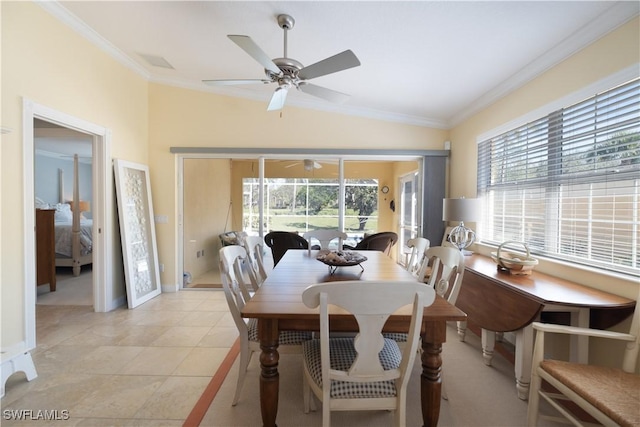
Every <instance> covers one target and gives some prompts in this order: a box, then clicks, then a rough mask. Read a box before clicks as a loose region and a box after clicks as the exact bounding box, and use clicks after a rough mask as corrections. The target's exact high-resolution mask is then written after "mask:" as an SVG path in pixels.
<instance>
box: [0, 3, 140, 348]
mask: <svg viewBox="0 0 640 427" xmlns="http://www.w3.org/2000/svg"><path fill="white" fill-rule="evenodd" d="M0 7H1V8H2V121H1V125H2V127H3V128H9V129H11V132H10V133H8V134H4V135H2V144H1V147H0V149H1V150H2V156H1V158H2V176H3V179H2V202H3V206H7V201H9V203H10V206H11V207H12V208H11V209H9V210H3V212H2V223H1V229H0V236H2V238H1V239H0V240H1V246H2V252H1V253H2V277H1V286H0V287H1V296H2V308H1V310H2V319H1V320H2V348H6V347H7V346H11V345H14V344H16V343H18V342H21V341H22V340H24V339H25V336H24V333H23V331H24V324H23V318H24V292H25V289H24V264H25V262H24V261H25V260H24V255H23V253H24V247H23V240H24V237H23V227H24V225H23V219H24V217H25V215H34V213H33V212H23V208H22V206H23V193H24V188H23V183H22V176H23V171H22V164H23V161H22V153H23V150H22V102H23V97H24V98H28V99H30V100H32V101H33V102H35V103H37V104H40V105H43V106H46V107H50V108H52V109H55V110H57V111H61V112H64V113H65V114H68V115H71V116H74V117H77V118H79V119H82V120H85V121H88V122H91V123H94V124H97V125H100V126H103V127H106V128H109V129H111V130H112V135H113V139H112V147H111V153H112V156H113V157H118V158H124V159H126V160H130V161H134V162H140V163H147V162H148V156H147V152H148V137H147V125H148V121H149V118H148V114H147V112H148V107H147V103H148V91H147V89H148V83H147V82H146V80H145V79H144V78H142V77H141V76H139V75H138V74H136V73H134V72H132V71H131V70H129V69H127V68H125V67H124V66H122V65H120V64H119V63H117V62H116V61H114V60H113V59H112V58H111V57H110V56H109V55H107V54H106V53H104V52H103V51H101V50H100V49H98V48H97V47H95V46H94V45H92V44H91V43H90V42H89V41H87V40H86V39H85V38H83V37H80V36H79V35H78V34H77V33H75V32H74V31H73V30H71V29H70V28H69V27H67V26H66V25H64V24H62V23H60V22H59V21H58V20H56V19H55V18H53V17H52V16H51V15H50V14H49V13H47V12H46V11H44V10H43V9H42V8H41V7H39V6H37V5H35V4H33V3H31V2H5V1H3V2H0ZM115 215H116V214H115V211H114V212H112V213H111V215H110V217H109V218H107V221H110V222H111V223H112V224H115ZM116 238H117V234H115V236H114V240H115V239H116ZM115 244H119V242H114V247H115ZM111 268H113V269H114V271H113V277H114V280H115V287H116V289H117V290H116V292H121V294H120V295H123V293H124V285H123V280H124V279H123V277H122V268H120V269H117V268H115V266H111ZM116 296H118V295H116Z"/></svg>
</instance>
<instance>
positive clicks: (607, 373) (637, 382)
mask: <svg viewBox="0 0 640 427" xmlns="http://www.w3.org/2000/svg"><path fill="white" fill-rule="evenodd" d="M540 367H541V368H542V369H543V370H544V371H546V372H547V373H548V374H549V375H551V376H553V377H554V378H557V379H559V380H560V381H561V382H563V383H564V384H565V385H567V387H569V388H570V389H571V390H573V391H574V392H576V393H577V394H578V395H579V396H581V397H582V398H583V399H585V400H586V401H587V402H589V403H591V404H592V405H593V406H595V407H596V408H598V409H599V410H600V411H601V412H602V413H604V414H605V415H607V416H608V417H609V418H611V419H612V420H614V421H615V422H616V423H618V424H620V425H621V426H639V425H640V375H636V374H631V373H628V372H625V371H623V370H621V369H615V368H607V367H603V366H595V365H583V364H578V363H570V362H565V361H562V360H545V361H543V362H542V363H541V364H540Z"/></svg>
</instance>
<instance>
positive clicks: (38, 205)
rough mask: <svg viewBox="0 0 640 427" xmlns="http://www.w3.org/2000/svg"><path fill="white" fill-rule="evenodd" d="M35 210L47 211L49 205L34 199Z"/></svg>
mask: <svg viewBox="0 0 640 427" xmlns="http://www.w3.org/2000/svg"><path fill="white" fill-rule="evenodd" d="M36 209H49V203H47V202H45V201H44V200H42V199H41V198H40V197H36Z"/></svg>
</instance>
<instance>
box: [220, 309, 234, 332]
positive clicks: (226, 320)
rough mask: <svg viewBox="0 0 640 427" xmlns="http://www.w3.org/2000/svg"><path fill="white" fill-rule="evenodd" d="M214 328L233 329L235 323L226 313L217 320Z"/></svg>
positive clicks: (229, 314)
mask: <svg viewBox="0 0 640 427" xmlns="http://www.w3.org/2000/svg"><path fill="white" fill-rule="evenodd" d="M216 327H220V328H232V327H233V328H235V327H236V322H235V321H234V320H233V316H231V313H229V312H228V311H227V312H226V313H225V314H224V315H223V316H222V317H221V318H220V320H218V323H216Z"/></svg>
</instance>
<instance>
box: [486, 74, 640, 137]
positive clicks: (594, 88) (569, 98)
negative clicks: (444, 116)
mask: <svg viewBox="0 0 640 427" xmlns="http://www.w3.org/2000/svg"><path fill="white" fill-rule="evenodd" d="M639 76H640V63H639V64H634V65H631V66H630V67H627V68H625V69H622V70H620V71H618V72H616V73H614V74H611V75H609V76H607V77H605V78H603V79H600V80H598V81H597V82H594V83H592V84H590V85H588V86H585V87H583V88H582V89H580V90H577V91H575V92H573V93H571V94H569V95H566V96H563V97H562V98H558V99H556V100H555V101H552V102H550V103H548V104H546V105H544V106H542V107H540V108H536V109H535V110H532V111H530V112H528V113H527V114H525V115H523V116H520V117H518V118H516V119H514V120H511V121H509V122H507V123H504V124H502V125H500V126H498V127H496V128H493V129H491V130H490V131H487V132H484V133H482V134H480V135H478V136H477V138H476V143H477V144H479V143H481V142H482V141H486V140H487V139H490V138H493V137H495V136H498V135H501V134H503V133H505V132H508V131H510V130H511V129H515V128H517V127H520V126H523V125H525V124H527V123H529V122H532V121H534V120H537V119H539V118H541V117H544V116H546V115H547V114H549V113H551V112H553V111H557V110H559V109H561V108H564V107H568V106H570V105H573V104H575V103H577V102H580V101H583V100H585V99H587V98H589V97H591V96H594V95H595V94H597V93H600V92H603V91H605V90H609V89H611V88H613V87H615V86H618V85H620V84H623V83H626V82H628V81H630V80H632V79H634V78H638V77H639Z"/></svg>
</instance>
